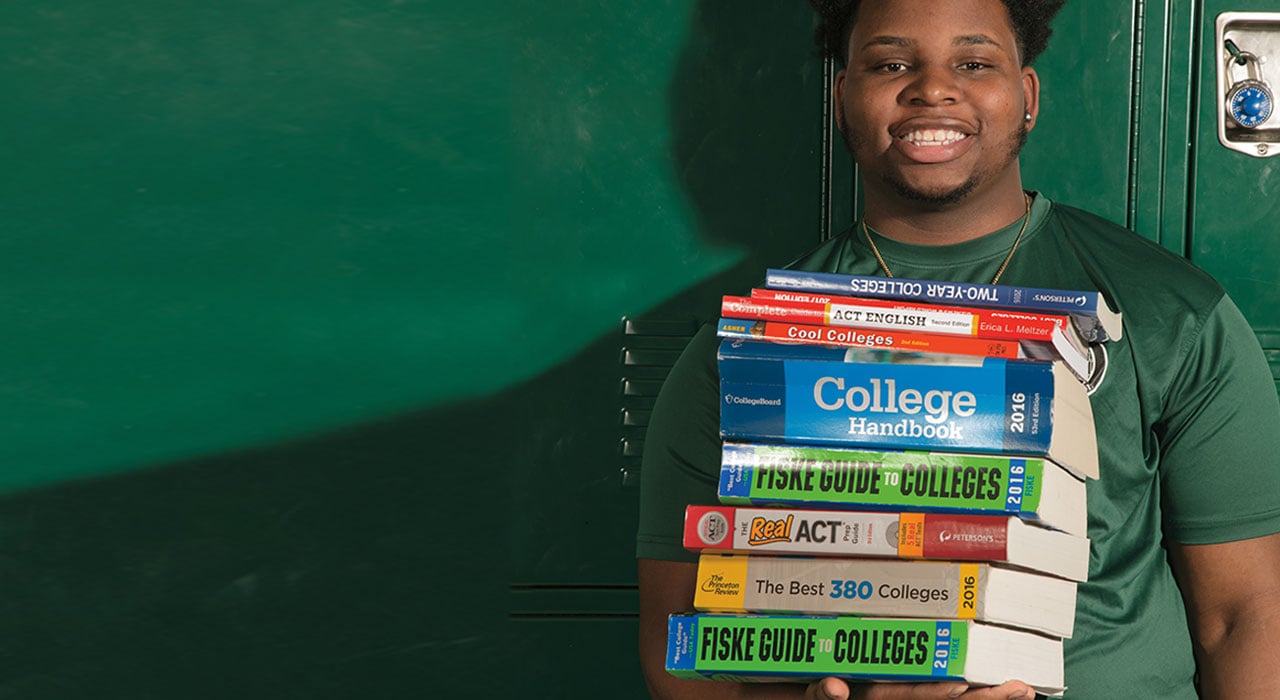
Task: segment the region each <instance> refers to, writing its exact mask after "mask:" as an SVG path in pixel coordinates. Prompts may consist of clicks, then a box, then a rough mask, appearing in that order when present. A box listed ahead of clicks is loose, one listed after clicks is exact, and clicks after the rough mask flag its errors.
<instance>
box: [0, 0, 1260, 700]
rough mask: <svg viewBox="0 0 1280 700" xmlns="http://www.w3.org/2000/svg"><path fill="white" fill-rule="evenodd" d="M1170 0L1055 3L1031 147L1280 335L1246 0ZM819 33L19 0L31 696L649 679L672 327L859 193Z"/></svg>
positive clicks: (704, 13)
mask: <svg viewBox="0 0 1280 700" xmlns="http://www.w3.org/2000/svg"><path fill="white" fill-rule="evenodd" d="M1139 7H1140V8H1141V12H1135V8H1134V6H1132V5H1131V4H1129V3H1113V2H1103V1H1102V0H1073V2H1071V3H1069V4H1068V6H1067V8H1066V9H1065V10H1064V12H1063V15H1062V17H1061V19H1060V21H1059V22H1058V24H1057V42H1056V43H1055V44H1053V45H1052V46H1051V48H1050V50H1049V52H1048V53H1046V55H1045V56H1044V57H1043V58H1042V59H1041V61H1040V63H1039V66H1038V67H1039V69H1040V72H1041V76H1042V81H1043V83H1044V89H1045V102H1044V105H1043V109H1042V114H1041V119H1040V122H1039V126H1038V128H1037V130H1036V132H1035V133H1034V134H1033V135H1032V139H1031V142H1030V144H1029V145H1028V148H1027V151H1026V153H1025V158H1024V170H1025V174H1026V178H1027V182H1028V185H1029V186H1031V187H1034V188H1036V189H1040V190H1042V191H1044V192H1046V193H1048V194H1049V195H1050V196H1052V197H1054V198H1056V199H1059V200H1061V201H1065V202H1070V203H1073V204H1078V205H1082V206H1085V207H1088V208H1091V209H1094V210H1096V211H1098V212H1099V213H1101V214H1103V215H1105V216H1107V217H1109V218H1111V219H1113V220H1115V221H1118V222H1122V223H1126V224H1128V225H1130V226H1133V227H1134V228H1135V229H1136V230H1138V231H1140V232H1141V233H1142V234H1143V235H1146V236H1148V237H1150V238H1152V239H1153V240H1157V241H1160V242H1161V243H1163V244H1164V245H1166V246H1169V247H1171V248H1173V249H1175V250H1179V251H1182V252H1185V253H1187V254H1189V255H1190V256H1191V257H1192V258H1193V259H1194V260H1196V261H1197V262H1200V263H1201V264H1203V265H1204V266H1205V267H1207V268H1208V269H1210V271H1212V272H1214V273H1215V274H1216V275H1218V276H1219V277H1220V278H1221V279H1222V280H1223V281H1224V283H1225V284H1226V285H1227V286H1228V287H1229V288H1230V289H1231V290H1232V292H1233V294H1235V295H1236V296H1237V298H1238V299H1240V301H1241V305H1242V307H1244V308H1245V310H1246V313H1247V314H1249V315H1250V317H1251V318H1253V319H1254V321H1255V324H1256V325H1257V326H1258V328H1259V329H1260V332H1261V334H1262V337H1263V338H1264V341H1267V342H1269V343H1270V345H1269V347H1272V348H1280V331H1277V330H1276V329H1280V321H1277V319H1276V318H1275V316H1274V314H1275V305H1274V303H1272V302H1274V300H1275V294H1274V292H1275V287H1274V273H1273V272H1271V271H1272V270H1274V269H1276V263H1277V262H1278V261H1276V256H1277V255H1280V246H1277V245H1276V244H1275V242H1274V241H1273V240H1272V238H1271V237H1269V236H1268V235H1266V234H1265V233H1264V234H1259V233H1257V232H1256V231H1257V229H1255V230H1254V231H1253V232H1250V231H1245V230H1241V229H1235V228H1230V227H1228V226H1226V225H1225V224H1224V223H1222V221H1223V219H1222V217H1221V214H1222V213H1223V212H1224V211H1232V203H1233V202H1234V201H1237V198H1238V197H1248V198H1250V200H1251V201H1258V202H1263V201H1266V202H1270V201H1274V200H1275V199H1276V198H1275V197H1274V196H1273V195H1274V193H1273V192H1271V191H1270V189H1268V188H1269V187H1271V185H1269V184H1267V183H1269V182H1270V181H1271V179H1273V178H1268V177H1267V174H1268V173H1269V170H1267V168H1268V167H1269V166H1268V165H1267V163H1266V162H1262V161H1253V160H1252V159H1250V160H1245V159H1243V157H1240V156H1236V155H1231V154H1226V153H1225V152H1218V151H1217V150H1215V149H1216V142H1215V141H1214V139H1213V136H1212V123H1211V122H1210V121H1209V119H1210V118H1211V116H1210V115H1212V114H1213V112H1212V111H1210V110H1209V109H1208V108H1206V107H1205V104H1206V101H1207V100H1209V99H1210V98H1211V97H1212V95H1211V94H1210V93H1209V92H1206V90H1208V89H1209V87H1208V84H1207V83H1206V82H1205V81H1204V79H1203V76H1202V74H1201V72H1202V71H1206V70H1208V69H1209V67H1210V66H1211V63H1210V61H1211V59H1209V58H1207V57H1205V56H1203V55H1201V54H1200V53H1197V50H1198V46H1199V44H1198V43H1196V42H1192V41H1190V40H1189V37H1199V39H1198V41H1199V42H1203V41H1204V38H1203V37H1204V36H1207V32H1209V31H1211V26H1212V18H1211V16H1212V14H1213V13H1214V10H1213V9H1212V8H1209V7H1202V6H1201V4H1200V3H1193V2H1192V1H1191V0H1185V1H1184V0H1174V1H1172V2H1167V3H1163V4H1159V3H1151V2H1145V3H1140V5H1139ZM1232 9H1244V8H1232ZM1201 15H1203V18H1202V17H1201ZM1202 22H1203V23H1202ZM811 30H812V19H811V17H810V15H809V12H808V10H807V9H806V7H805V6H804V4H803V3H777V2H774V1H772V0H752V1H751V2H741V1H736V2H731V1H730V0H665V1H661V2H651V3H642V4H619V3H606V2H600V1H599V0H570V1H569V2H562V3H551V4H548V3H534V2H529V1H528V0H524V1H523V2H516V3H510V4H508V5H506V6H504V7H503V8H502V11H500V12H499V11H494V10H493V9H491V8H489V7H488V6H486V7H484V8H478V7H474V8H473V7H471V6H469V5H465V4H457V3H443V2H431V1H419V2H415V1H413V0H401V1H399V2H393V1H391V0H378V1H373V0H321V2H318V3H317V2H312V3H303V2H298V1H296V0H276V1H274V2H265V3H264V2H247V1H245V0H223V1H220V2H213V3H203V4H192V3H162V2H158V1H155V0H131V1H126V0H121V1H118V2H115V1H112V2H88V1H87V0H43V1H41V2H35V1H34V0H11V1H10V2H8V3H4V4H3V6H0V60H2V61H3V65H4V66H5V69H4V70H3V71H0V86H4V87H5V88H7V89H6V91H5V93H6V95H8V96H9V99H8V100H6V107H5V108H4V109H0V133H3V134H5V138H3V139H0V157H2V158H3V159H4V162H6V163H7V164H8V165H9V167H7V168H6V169H5V171H4V173H3V174H0V214H3V218H2V219H0V221H3V224H2V226H3V229H2V231H3V233H2V234H0V253H2V254H0V280H2V281H0V323H2V324H3V327H4V328H5V329H6V333H5V341H4V343H3V344H0V359H2V360H3V362H2V363H0V396H3V398H4V401H3V402H0V406H3V411H4V414H3V418H4V420H3V421H0V698H22V699H23V700H39V699H41V698H57V699H63V698H94V699H95V700H96V699H105V698H129V699H130V700H137V699H141V698H166V699H167V698H174V697H183V698H206V697H207V698H223V697H228V696H230V695H236V696H240V697H248V698H258V697H261V698H273V700H274V699H277V698H292V697H296V698H349V697H386V698H394V697H418V696H424V695H425V696H440V697H452V696H455V695H461V694H464V693H465V694H470V693H474V692H490V691H492V692H505V691H506V690H507V689H509V686H507V685H506V684H507V683H508V682H510V681H509V680H508V677H509V678H510V679H512V680H514V681H516V682H519V683H521V684H523V685H521V686H519V687H522V688H537V689H538V691H539V692H538V695H539V696H543V695H545V696H547V697H587V696H590V695H593V694H595V691H596V690H597V689H598V687H599V686H598V684H599V683H601V682H606V681H607V682H609V683H612V684H614V685H613V686H611V687H617V688H620V690H619V691H618V694H621V695H624V696H633V695H634V696H639V695H641V694H642V691H641V685H640V681H639V673H638V669H637V667H636V664H635V649H634V644H635V642H634V628H635V600H636V594H635V585H634V563H633V559H632V546H633V545H632V536H633V528H634V519H635V508H636V504H635V500H636V490H635V489H634V488H633V487H632V486H631V485H629V484H633V483H634V476H635V474H634V469H635V465H636V464H637V462H638V458H637V454H638V452H639V451H640V450H642V449H643V432H644V423H645V420H646V416H647V413H646V411H647V409H648V408H649V407H650V406H651V404H652V391H653V389H654V388H655V387H656V386H657V385H658V384H659V383H660V381H661V378H662V376H663V374H664V372H665V369H664V363H667V362H669V361H670V358H671V357H673V356H674V353H676V352H677V351H678V349H679V347H680V346H681V344H682V342H683V340H682V334H684V333H688V332H689V331H690V330H691V329H692V328H694V327H696V321H697V319H700V318H705V317H707V316H710V315H711V314H712V313H713V309H714V307H715V304H716V301H717V299H718V297H719V295H720V294H722V293H724V292H725V291H726V290H729V289H741V288H744V287H746V286H748V285H749V284H750V283H751V282H753V281H754V280H755V279H756V278H757V277H758V276H759V274H760V271H761V270H762V269H763V268H764V267H765V266H766V265H770V264H780V263H784V262H786V261H787V260H788V259H789V258H791V257H792V256H794V255H796V254H798V253H799V252H802V251H803V250H804V249H806V248H808V247H810V246H811V245H813V244H814V243H816V242H817V241H818V240H820V238H821V237H822V235H823V233H824V231H827V230H828V229H831V230H839V229H840V228H842V227H843V226H844V225H847V223H848V222H849V221H851V220H852V217H853V211H854V202H855V201H856V197H857V193H856V191H855V188H854V186H853V182H854V176H853V169H852V166H851V165H850V163H849V162H848V159H847V157H845V156H843V154H842V153H841V147H840V144H839V141H838V139H836V140H834V142H832V140H831V139H830V138H829V136H830V135H829V134H826V133H824V127H825V122H824V112H823V104H824V96H825V94H826V81H827V76H826V75H824V65H823V62H822V61H821V60H819V59H817V58H816V57H815V56H814V52H813V49H812V48H811V44H810V38H809V37H810V33H811ZM1135 76H1136V77H1137V78H1138V79H1139V81H1138V83H1137V84H1136V85H1135V82H1134V81H1133V80H1132V79H1131V78H1133V77H1135ZM1126 115H1131V116H1132V119H1126V118H1125V116H1126ZM832 144H833V145H832ZM1187 144H1190V146H1189V147H1188V145H1187ZM829 147H830V150H832V151H834V153H832V154H829V153H828V148H829ZM829 155H830V159H831V162H832V165H831V166H830V167H829V168H827V169H826V170H824V168H826V166H825V164H826V163H827V161H828V157H829ZM1222 173H1225V174H1227V175H1228V176H1229V179H1231V180H1232V181H1233V182H1235V181H1245V180H1247V181H1248V182H1247V183H1246V184H1244V185H1242V186H1241V187H1240V188H1239V189H1232V190H1230V191H1226V190H1224V189H1222V187H1221V180H1222V175H1221V174H1222ZM824 193H825V194H824ZM1271 206H1272V208H1271V209H1265V208H1264V209H1263V210H1260V211H1259V212H1257V213H1256V214H1255V218H1256V219H1257V221H1258V222H1262V223H1265V221H1264V220H1265V218H1266V216H1268V215H1270V214H1273V213H1274V212H1273V211H1272V210H1273V209H1274V206H1275V205H1271ZM1188 222H1189V223H1191V224H1192V225H1193V228H1191V229H1188V228H1187V226H1186V224H1187V223H1188ZM1262 228H1264V229H1265V228H1266V227H1265V225H1264V226H1262ZM623 317H627V318H629V319H633V320H634V319H638V320H640V321H642V322H643V321H649V322H650V325H649V326H647V327H645V326H643V324H642V325H641V328H640V330H641V331H642V332H641V333H639V334H632V335H626V334H624V333H623V325H622V318H623ZM653 322H656V324H657V325H653ZM1267 339H1270V340H1269V341H1268V340H1267ZM628 350H629V351H631V352H630V354H628V353H627V352H626V351H628ZM1272 352H1273V353H1275V354H1276V355H1277V366H1280V349H1276V350H1273V351H1272ZM627 362H630V364H627ZM624 379H626V380H630V381H629V382H625V383H624ZM575 663H576V664H578V666H575V665H574V664H575Z"/></svg>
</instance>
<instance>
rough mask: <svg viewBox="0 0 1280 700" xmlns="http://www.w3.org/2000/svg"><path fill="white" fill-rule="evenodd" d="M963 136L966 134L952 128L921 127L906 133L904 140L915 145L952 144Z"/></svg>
mask: <svg viewBox="0 0 1280 700" xmlns="http://www.w3.org/2000/svg"><path fill="white" fill-rule="evenodd" d="M963 138H965V135H964V134H962V133H960V132H959V131H951V130H950V129H920V130H917V131H912V132H910V133H908V134H906V135H905V136H903V137H902V140H903V141H906V142H908V143H910V144H911V145H913V146H950V145H951V144H953V143H955V142H956V141H959V140H960V139H963Z"/></svg>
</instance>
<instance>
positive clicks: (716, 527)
mask: <svg viewBox="0 0 1280 700" xmlns="http://www.w3.org/2000/svg"><path fill="white" fill-rule="evenodd" d="M684 546H685V549H688V550H690V551H694V552H704V553H711V552H717V553H726V552H738V553H749V554H766V555H768V554H785V555H808V556H827V557H830V556H839V557H877V558H901V559H932V560H949V561H984V562H995V563H999V564H1006V565H1009V566H1013V567H1017V568H1022V569H1028V570H1033V571H1039V572H1041V573H1046V574H1051V575H1053V576H1060V577H1062V578H1067V579H1071V580H1073V581H1084V580H1086V579H1087V578H1088V576H1089V540H1088V539H1086V538H1084V537H1080V536H1077V535H1071V534H1068V533H1065V532H1059V531H1057V530H1049V529H1047V528H1043V527H1037V526H1035V525H1030V524H1028V523H1026V522H1023V521H1022V520H1021V519H1019V518H1015V517H1011V516H1005V515H955V514H950V513H918V512H904V513H892V512H883V513H882V512H876V511H842V510H809V509H798V508H739V507H735V506H689V507H688V508H686V509H685V515H684Z"/></svg>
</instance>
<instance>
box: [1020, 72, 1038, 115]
mask: <svg viewBox="0 0 1280 700" xmlns="http://www.w3.org/2000/svg"><path fill="white" fill-rule="evenodd" d="M1022 100H1023V104H1024V105H1025V109H1026V114H1030V115H1031V119H1028V120H1027V131H1031V130H1032V129H1033V128H1035V125H1036V121H1037V120H1039V118H1040V76H1039V75H1037V74H1036V69H1035V68H1032V67H1031V66H1024V67H1023V69H1022Z"/></svg>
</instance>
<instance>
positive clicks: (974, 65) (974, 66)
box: [960, 61, 991, 71]
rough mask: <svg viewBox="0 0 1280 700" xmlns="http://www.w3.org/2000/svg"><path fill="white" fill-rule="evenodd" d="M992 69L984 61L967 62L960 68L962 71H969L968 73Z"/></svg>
mask: <svg viewBox="0 0 1280 700" xmlns="http://www.w3.org/2000/svg"><path fill="white" fill-rule="evenodd" d="M990 67H991V65H990V64H987V63H983V62H982V61H965V62H964V63H961V64H960V68H961V69H962V70H967V71H980V70H986V69H988V68H990Z"/></svg>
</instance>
